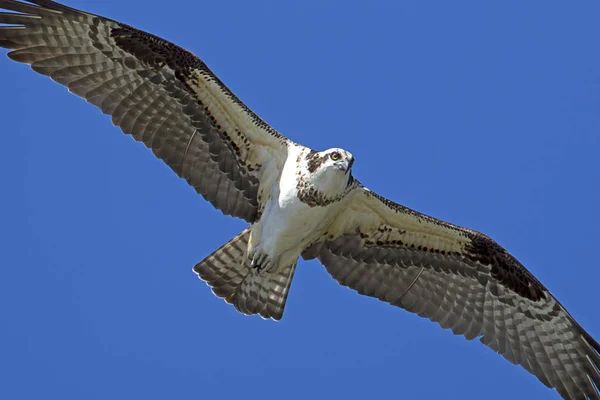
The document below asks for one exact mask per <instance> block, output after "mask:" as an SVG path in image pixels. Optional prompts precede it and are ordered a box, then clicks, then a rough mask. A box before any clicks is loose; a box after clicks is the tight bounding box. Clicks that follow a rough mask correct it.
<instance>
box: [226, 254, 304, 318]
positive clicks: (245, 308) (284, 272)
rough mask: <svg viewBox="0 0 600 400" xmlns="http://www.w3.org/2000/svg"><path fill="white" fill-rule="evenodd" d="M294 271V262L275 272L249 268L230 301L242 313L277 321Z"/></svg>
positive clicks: (281, 315) (280, 316) (280, 315)
mask: <svg viewBox="0 0 600 400" xmlns="http://www.w3.org/2000/svg"><path fill="white" fill-rule="evenodd" d="M295 271H296V263H293V264H291V265H288V266H286V267H284V268H278V270H277V271H275V272H267V273H265V272H260V273H259V272H257V271H256V270H251V271H250V273H249V274H248V275H247V276H246V279H245V280H244V282H242V284H241V285H240V288H239V289H238V290H237V291H236V292H235V293H234V294H233V296H232V297H231V303H232V304H233V305H234V306H235V308H236V309H237V310H238V311H240V312H241V313H243V314H247V315H252V314H260V316H261V317H263V318H265V319H268V318H272V319H274V320H276V321H279V320H280V319H281V318H282V317H283V310H284V308H285V303H286V301H287V297H288V293H289V291H290V286H291V283H292V278H293V277H294V272H295Z"/></svg>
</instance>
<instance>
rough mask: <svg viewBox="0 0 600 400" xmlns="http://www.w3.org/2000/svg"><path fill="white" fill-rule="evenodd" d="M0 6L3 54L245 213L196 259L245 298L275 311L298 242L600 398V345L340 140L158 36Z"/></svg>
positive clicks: (37, 6) (484, 244)
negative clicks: (366, 180) (293, 136)
mask: <svg viewBox="0 0 600 400" xmlns="http://www.w3.org/2000/svg"><path fill="white" fill-rule="evenodd" d="M0 9H6V10H8V11H9V12H2V13H0V24H3V25H2V26H0V46H2V47H5V48H8V49H11V50H12V51H11V52H10V53H9V57H10V58H11V59H13V60H15V61H18V62H23V63H27V64H30V65H31V66H32V68H33V69H34V70H35V71H37V72H39V73H41V74H44V75H47V76H49V77H51V78H52V79H53V80H55V81H56V82H58V83H60V84H62V85H65V86H66V87H67V88H68V89H69V90H70V91H71V92H72V93H74V94H76V95H78V96H80V97H83V98H84V99H86V100H87V101H88V102H90V103H92V104H94V105H96V106H97V107H99V108H100V109H101V110H102V112H104V113H106V114H110V115H111V116H112V120H113V123H114V124H115V125H117V126H119V127H120V128H121V129H122V130H123V132H125V133H127V134H131V135H132V136H133V137H134V138H135V139H136V140H138V141H141V142H143V143H144V144H145V145H146V146H147V147H149V148H150V149H152V151H153V152H154V154H155V155H156V156H157V157H159V158H160V159H162V160H164V161H165V163H166V164H167V165H168V166H169V167H170V168H171V169H173V170H174V171H175V173H176V174H177V175H179V176H180V177H182V178H184V179H186V180H187V181H188V182H189V183H190V185H191V186H193V187H194V188H195V189H196V191H197V192H198V193H200V194H201V195H202V196H204V197H205V198H206V199H207V200H209V201H210V202H211V203H212V204H213V205H214V206H215V207H216V208H218V209H220V210H221V211H223V213H225V214H228V215H233V216H236V217H239V218H242V219H244V220H246V221H247V222H249V223H251V224H252V226H251V227H250V228H248V229H247V230H245V231H243V232H242V233H240V234H239V235H237V236H236V237H234V238H233V239H232V240H231V241H230V242H228V243H227V244H225V245H224V246H222V247H221V248H220V249H218V250H216V251H215V252H214V253H213V254H212V255H210V256H209V257H207V258H206V259H205V260H203V261H202V262H200V263H199V264H198V265H197V266H196V267H194V271H195V272H197V273H198V275H199V276H200V277H201V278H202V279H203V280H205V281H206V282H207V283H208V284H209V285H210V286H211V287H212V288H213V291H214V293H215V294H216V295H217V296H219V297H222V298H224V299H225V300H226V301H227V302H230V303H232V304H234V305H235V306H236V308H237V309H238V310H239V311H241V312H243V313H245V314H260V315H261V316H263V317H264V318H273V319H280V318H281V317H282V315H283V311H284V307H285V301H286V299H287V296H288V293H289V288H290V284H291V281H292V278H293V275H294V271H295V267H296V260H297V258H298V256H299V255H300V254H302V255H303V257H304V258H306V259H310V258H317V259H319V260H320V261H321V262H322V263H323V264H324V265H325V267H326V268H327V270H328V271H329V272H330V273H331V275H332V276H333V277H334V278H335V279H336V280H337V281H338V282H340V283H341V284H342V285H345V286H348V287H350V288H352V289H354V290H356V291H358V292H359V293H361V294H365V295H368V296H372V297H376V298H379V299H381V300H383V301H386V302H388V303H390V304H393V305H396V306H399V307H402V308H405V309H406V310H408V311H411V312H414V313H417V314H419V315H421V316H423V317H426V318H429V319H431V320H433V321H436V322H438V323H439V324H440V325H441V326H442V327H444V328H450V329H452V331H453V332H454V333H456V334H462V335H464V336H465V337H467V338H468V339H473V338H480V340H481V341H482V342H483V343H484V344H486V345H487V346H489V347H491V348H492V349H494V350H495V351H497V352H499V353H500V354H502V355H503V356H504V357H505V358H507V359H508V360H510V361H511V362H513V363H516V364H520V365H522V366H523V367H524V368H526V369H527V370H528V371H530V372H531V373H533V374H534V375H536V376H537V377H538V378H539V379H540V380H541V381H542V382H543V383H544V384H546V385H547V386H550V387H553V388H556V390H557V391H558V392H559V393H560V394H561V396H563V397H564V398H568V399H580V398H591V399H600V395H599V394H598V391H597V387H598V386H600V372H599V369H598V367H599V366H600V355H599V351H600V345H599V344H598V343H597V342H596V341H595V340H594V339H593V338H592V337H591V336H590V335H589V334H588V333H587V332H585V331H584V330H583V329H582V328H581V326H579V324H578V323H577V322H576V321H575V320H574V319H573V318H572V317H571V316H570V314H569V313H568V312H567V311H566V310H565V309H564V307H563V306H562V305H561V304H560V303H559V302H558V301H557V300H556V299H555V298H554V296H552V294H551V293H550V292H549V291H548V290H547V289H546V288H545V287H544V286H543V285H542V284H541V283H540V282H539V281H538V280H537V279H536V278H535V277H534V276H533V275H532V274H531V273H530V272H529V271H527V270H526V269H525V268H524V267H523V266H522V265H521V264H520V263H519V262H518V261H517V260H516V259H515V258H514V257H512V256H511V255H510V254H509V253H508V252H507V251H506V250H504V249H503V248H502V247H500V246H499V245H498V244H497V243H495V242H494V241H492V240H491V239H489V238H488V237H487V236H485V235H482V234H480V233H478V232H475V231H471V230H468V229H464V228H461V227H458V226H455V225H452V224H448V223H445V222H442V221H439V220H436V219H434V218H431V217H427V216H425V215H423V214H420V213H417V212H415V211H412V210H409V209H407V208H405V207H403V206H400V205H398V204H395V203H393V202H391V201H389V200H386V199H384V198H382V197H380V196H378V195H377V194H375V193H373V192H371V191H369V190H368V189H366V188H364V187H363V186H362V185H361V184H360V183H358V182H357V181H356V180H354V178H353V177H352V175H351V172H350V170H351V167H352V163H353V158H352V156H351V155H350V154H349V153H347V152H344V151H342V150H340V149H332V150H328V151H326V152H315V151H311V150H310V149H307V148H305V147H303V146H300V145H297V144H295V143H293V142H291V141H289V140H288V139H287V138H285V137H284V136H282V135H281V134H279V133H278V132H277V131H275V130H274V129H273V128H271V127H270V126H268V125H267V124H266V123H265V122H264V121H262V120H261V119H260V118H259V117H258V116H257V115H255V114H254V113H253V112H252V111H251V110H249V109H248V108H247V107H246V106H245V105H244V104H243V103H242V102H241V101H240V100H239V99H238V98H237V97H236V96H235V95H233V94H232V93H231V91H229V89H227V88H226V87H225V86H224V85H223V83H222V82H221V81H220V80H219V79H218V78H217V77H216V76H215V75H214V74H213V73H212V72H211V71H210V70H209V69H208V67H207V66H206V65H205V64H204V63H203V62H202V61H201V60H200V59H199V58H197V57H195V56H194V55H193V54H191V53H189V52H187V51H186V50H184V49H182V48H180V47H177V46H175V45H173V44H171V43H169V42H167V41H165V40H163V39H160V38H158V37H156V36H153V35H150V34H148V33H145V32H142V31H139V30H136V29H135V28H132V27H130V26H127V25H124V24H121V23H119V22H116V21H112V20H109V19H106V18H103V17H100V16H96V15H93V14H88V13H85V12H81V11H78V10H75V9H72V8H69V7H66V6H63V5H61V4H58V3H55V2H53V1H49V0H31V1H29V2H25V1H16V0H0ZM334 153H336V154H337V155H336V156H335V157H334ZM305 222H306V223H305Z"/></svg>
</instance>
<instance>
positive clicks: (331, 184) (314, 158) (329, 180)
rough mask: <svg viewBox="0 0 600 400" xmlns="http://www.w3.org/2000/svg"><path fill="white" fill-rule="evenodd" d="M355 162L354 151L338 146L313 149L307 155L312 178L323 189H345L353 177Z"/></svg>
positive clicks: (307, 163) (335, 190) (307, 166)
mask: <svg viewBox="0 0 600 400" xmlns="http://www.w3.org/2000/svg"><path fill="white" fill-rule="evenodd" d="M353 164H354V156H353V155H352V153H350V152H349V151H346V150H343V149H338V148H333V149H328V150H325V151H311V152H310V153H308V155H307V156H306V169H307V170H308V173H309V175H310V177H311V179H310V180H311V181H312V182H313V183H314V184H315V186H317V187H318V189H319V190H323V191H334V192H337V191H344V190H345V189H346V186H347V185H348V184H349V183H350V182H351V181H352V179H353V178H352V165H353Z"/></svg>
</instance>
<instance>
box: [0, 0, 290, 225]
mask: <svg viewBox="0 0 600 400" xmlns="http://www.w3.org/2000/svg"><path fill="white" fill-rule="evenodd" d="M30 3H32V4H30ZM1 9H6V10H9V11H11V12H0V24H1V25H0V46H2V47H5V48H8V49H11V50H13V51H12V52H10V53H9V54H8V56H9V57H10V58H11V59H13V60H15V61H18V62H22V63H26V64H30V65H31V67H32V68H33V69H34V70H35V71H37V72H39V73H41V74H44V75H47V76H49V77H50V78H52V79H53V80H54V81H56V82H58V83H61V84H63V85H65V86H66V87H67V88H68V89H69V91H70V92H72V93H74V94H76V95H78V96H80V97H83V98H84V99H86V100H87V101H88V102H90V103H92V104H94V105H95V106H97V107H99V108H100V109H101V110H102V112H103V113H105V114H110V115H111V116H112V121H113V123H114V124H115V125H117V126H119V127H120V128H121V130H122V131H123V132H125V133H127V134H131V135H132V136H133V138H134V139H135V140H138V141H141V142H143V143H144V144H145V145H146V146H147V147H149V148H150V149H152V151H153V152H154V154H155V155H156V156H157V157H159V158H160V159H162V160H164V161H165V163H166V164H167V165H169V166H170V167H171V168H172V169H173V171H175V172H176V173H177V174H178V175H179V176H180V177H182V178H184V179H186V180H187V181H188V182H189V184H190V185H192V186H193V187H194V188H195V189H196V191H197V192H198V193H200V194H201V195H203V196H204V197H205V198H206V199H207V200H209V201H210V202H211V203H212V204H213V205H214V206H215V207H217V208H219V209H220V210H222V211H223V213H225V214H229V215H233V216H236V217H240V218H243V219H245V220H246V221H249V222H252V221H254V219H255V218H256V214H257V211H258V208H259V202H260V201H259V198H260V193H261V191H264V190H268V189H269V186H270V185H271V184H272V183H273V181H274V179H275V178H276V175H277V174H278V173H279V171H280V169H281V167H282V165H283V162H284V161H285V157H286V155H287V145H288V140H287V139H286V138H285V137H283V136H282V135H280V134H279V133H278V132H276V131H275V130H274V129H272V128H271V127H270V126H268V125H267V124H266V123H265V122H263V121H262V120H261V119H260V118H259V117H258V116H257V115H256V114H254V113H253V112H252V111H251V110H249V109H248V108H247V107H246V106H245V105H244V104H243V103H242V102H241V101H240V100H239V99H238V98H237V97H236V96H235V95H234V94H232V93H231V91H229V89H228V88H227V87H226V86H225V85H224V84H223V83H222V82H221V81H220V80H219V79H218V78H217V77H216V76H215V75H213V73H212V72H211V71H210V70H209V69H208V67H207V66H206V65H205V64H204V63H203V62H202V61H201V60H200V59H198V58H197V57H196V56H194V55H193V54H191V53H190V52H188V51H186V50H184V49H182V48H180V47H178V46H176V45H174V44H172V43H169V42H167V41H165V40H163V39H160V38H158V37H156V36H153V35H150V34H148V33H145V32H142V31H140V30H137V29H135V28H132V27H129V26H127V25H124V24H121V23H119V22H116V21H112V20H109V19H106V18H103V17H100V16H96V15H92V14H88V13H85V12H82V11H78V10H75V9H72V8H69V7H66V6H63V5H61V4H58V3H55V2H53V1H48V0H31V1H29V2H27V3H26V2H24V1H13V0H0V10H1ZM1 79H10V78H9V77H6V76H4V77H2V78H1Z"/></svg>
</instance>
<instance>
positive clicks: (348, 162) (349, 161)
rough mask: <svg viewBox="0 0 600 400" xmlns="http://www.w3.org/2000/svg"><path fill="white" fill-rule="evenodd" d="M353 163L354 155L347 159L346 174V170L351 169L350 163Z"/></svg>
mask: <svg viewBox="0 0 600 400" xmlns="http://www.w3.org/2000/svg"><path fill="white" fill-rule="evenodd" d="M353 164H354V157H352V158H351V159H349V160H348V161H347V165H346V175H347V174H348V172H350V170H351V169H352V165H353Z"/></svg>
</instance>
